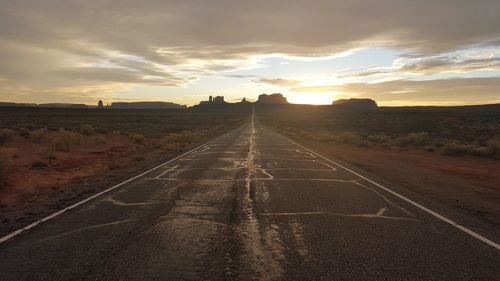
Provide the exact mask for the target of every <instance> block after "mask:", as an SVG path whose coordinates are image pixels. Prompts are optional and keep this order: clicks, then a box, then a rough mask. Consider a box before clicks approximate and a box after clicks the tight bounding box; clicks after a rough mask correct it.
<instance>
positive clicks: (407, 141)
mask: <svg viewBox="0 0 500 281" xmlns="http://www.w3.org/2000/svg"><path fill="white" fill-rule="evenodd" d="M430 143H431V137H430V135H429V133H427V132H420V133H409V134H407V135H405V136H401V137H399V138H397V139H396V144H397V145H398V146H409V145H414V146H425V145H428V144H430Z"/></svg>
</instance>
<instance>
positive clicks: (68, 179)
mask: <svg viewBox="0 0 500 281" xmlns="http://www.w3.org/2000/svg"><path fill="white" fill-rule="evenodd" d="M227 131H228V130H219V131H214V132H211V133H210V134H193V133H192V131H189V132H188V134H180V133H177V134H172V135H168V136H166V137H165V138H164V139H163V140H157V139H145V140H144V142H141V144H137V143H135V142H134V141H133V140H131V139H130V137H123V136H107V137H106V141H105V142H102V143H99V144H94V145H92V146H81V147H77V148H74V149H71V151H69V152H56V154H55V157H54V158H52V159H47V158H46V157H45V152H44V150H43V149H42V148H44V147H45V145H38V144H34V143H32V142H31V141H28V140H17V141H15V142H13V143H11V144H10V146H11V147H10V148H9V149H10V150H13V149H14V148H15V153H16V159H14V161H12V163H11V167H10V172H9V174H8V181H7V186H4V188H2V189H0V235H5V234H7V233H9V232H11V231H13V230H15V229H18V228H21V227H24V226H26V225H28V224H30V223H32V222H34V221H36V220H38V219H41V218H43V217H45V216H48V215H50V214H52V213H54V212H56V211H59V210H61V209H63V208H65V207H67V206H70V205H71V204H73V203H76V202H78V201H80V200H82V199H84V198H86V197H89V196H91V195H92V194H95V193H97V192H99V191H102V190H104V189H106V188H109V187H110V186H113V185H115V184H118V183H120V182H123V181H125V180H127V179H129V178H131V177H133V176H135V175H137V174H140V173H142V172H143V171H146V170H148V169H151V168H152V167H155V166H157V165H159V164H162V163H164V162H166V161H168V160H169V159H172V158H174V157H176V156H177V155H180V154H182V153H184V152H186V151H189V150H190V149H192V148H195V147H197V146H199V145H201V144H203V143H206V142H207V141H210V140H211V139H214V138H216V137H218V136H220V135H222V134H224V133H225V132H227ZM162 142H163V145H160V144H161V143H162ZM4 150H5V148H4ZM39 150H42V152H41V153H40V152H39ZM42 161H43V162H42ZM33 163H43V165H40V166H36V165H34V164H33Z"/></svg>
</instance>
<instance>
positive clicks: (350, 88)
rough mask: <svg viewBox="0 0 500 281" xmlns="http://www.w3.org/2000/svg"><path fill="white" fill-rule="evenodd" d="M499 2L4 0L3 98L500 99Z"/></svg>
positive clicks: (0, 15) (395, 102)
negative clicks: (266, 96)
mask: <svg viewBox="0 0 500 281" xmlns="http://www.w3.org/2000/svg"><path fill="white" fill-rule="evenodd" d="M499 15H500V1H498V0H476V1H470V0H432V1H431V0H421V1H415V0H377V1H374V0H349V1H338V0H252V1H247V0H245V1H243V0H120V1H118V0H92V1H88V0H15V1H14V0H0V101H9V102H27V103H52V102H60V103H86V104H97V101H98V100H99V99H102V100H103V101H105V102H107V103H111V102H118V101H170V102H176V103H181V104H187V105H194V104H197V103H199V102H200V101H201V100H206V99H207V98H208V96H209V95H223V96H225V99H226V101H229V102H233V101H238V100H240V99H241V98H243V97H246V98H247V99H248V100H256V99H257V97H258V95H259V94H262V93H268V94H269V93H282V94H284V95H285V96H286V97H287V99H288V101H289V102H292V103H308V104H330V103H331V102H332V101H333V100H335V99H340V98H372V99H374V100H376V101H377V102H378V104H379V105H385V106H400V105H462V104H485V103H500V17H499Z"/></svg>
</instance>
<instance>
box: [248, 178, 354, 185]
mask: <svg viewBox="0 0 500 281" xmlns="http://www.w3.org/2000/svg"><path fill="white" fill-rule="evenodd" d="M253 180H259V181H266V180H267V181H326V182H330V181H331V182H351V183H354V184H355V183H356V180H355V179H353V180H340V179H294V178H292V179H276V178H272V179H271V178H253Z"/></svg>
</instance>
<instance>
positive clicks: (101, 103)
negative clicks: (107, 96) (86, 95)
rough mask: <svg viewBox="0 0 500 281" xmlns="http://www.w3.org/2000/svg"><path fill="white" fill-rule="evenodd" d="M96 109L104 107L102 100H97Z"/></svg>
mask: <svg viewBox="0 0 500 281" xmlns="http://www.w3.org/2000/svg"><path fill="white" fill-rule="evenodd" d="M97 107H99V108H101V107H104V103H103V102H102V100H99V102H98V103H97Z"/></svg>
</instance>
